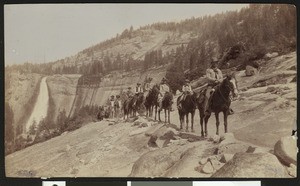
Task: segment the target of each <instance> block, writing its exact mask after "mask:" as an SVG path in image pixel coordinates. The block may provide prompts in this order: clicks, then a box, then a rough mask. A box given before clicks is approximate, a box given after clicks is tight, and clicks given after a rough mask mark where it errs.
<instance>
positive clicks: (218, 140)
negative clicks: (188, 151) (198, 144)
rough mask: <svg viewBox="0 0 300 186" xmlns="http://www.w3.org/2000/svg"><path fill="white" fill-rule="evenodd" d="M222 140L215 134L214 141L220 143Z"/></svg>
mask: <svg viewBox="0 0 300 186" xmlns="http://www.w3.org/2000/svg"><path fill="white" fill-rule="evenodd" d="M220 141H221V137H220V136H219V135H214V137H213V142H214V143H219V142H220Z"/></svg>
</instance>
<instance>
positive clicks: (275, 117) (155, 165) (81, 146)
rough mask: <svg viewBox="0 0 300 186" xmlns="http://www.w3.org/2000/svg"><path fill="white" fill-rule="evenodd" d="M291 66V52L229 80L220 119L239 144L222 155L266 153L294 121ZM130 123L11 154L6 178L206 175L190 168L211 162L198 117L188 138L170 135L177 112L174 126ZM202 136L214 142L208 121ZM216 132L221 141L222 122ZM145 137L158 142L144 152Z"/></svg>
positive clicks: (94, 126)
mask: <svg viewBox="0 0 300 186" xmlns="http://www.w3.org/2000/svg"><path fill="white" fill-rule="evenodd" d="M295 66H296V53H295V52H293V53H290V54H287V55H284V56H279V57H276V58H273V59H270V60H267V61H266V63H265V65H264V66H263V69H262V71H261V73H259V74H257V75H255V76H251V77H247V76H245V74H244V73H245V72H244V71H240V72H239V73H238V74H237V75H238V81H239V84H240V85H241V89H242V92H241V93H240V98H239V99H238V100H236V101H234V102H233V103H232V106H231V107H232V108H233V109H234V111H235V114H234V115H231V116H229V118H228V123H229V125H228V130H229V132H231V133H233V134H232V135H234V136H235V138H237V139H238V140H241V141H236V140H235V141H234V144H236V145H237V146H234V147H232V146H231V147H230V148H229V150H234V151H235V152H240V151H241V152H244V151H246V150H247V149H249V148H250V146H251V148H252V149H253V148H254V149H256V148H257V149H260V150H259V151H260V152H264V153H267V152H269V151H270V150H272V149H273V147H274V144H275V143H276V142H277V140H279V139H280V138H281V137H283V136H289V135H290V134H291V130H292V129H293V127H294V125H295V118H296V100H297V95H296V83H295V82H294V81H293V78H294V77H295V76H296V74H297V72H296V71H295V70H291V69H294V67H295ZM273 68H276V69H277V71H274V70H272V69H273ZM274 79H275V80H274ZM262 82H264V83H262ZM133 121H134V120H128V121H124V120H122V119H121V120H114V119H112V120H104V121H101V122H93V123H89V124H86V125H85V126H83V127H82V128H80V129H78V130H75V131H72V132H68V133H67V132H66V133H63V134H62V135H60V136H57V137H55V138H52V139H50V140H48V141H46V142H42V143H39V144H35V145H33V146H30V147H28V148H26V149H23V150H20V151H17V152H14V153H12V154H10V155H8V156H6V158H5V165H6V174H7V176H17V177H41V176H42V177H52V176H54V177H73V176H78V177H85V176H87V177H111V176H113V177H119V176H121V177H126V176H128V175H130V176H137V177H139V176H143V177H144V176H146V177H147V176H150V177H152V176H171V177H174V176H176V177H177V176H179V177H190V176H191V177H208V176H211V173H209V174H207V173H206V174H204V173H203V172H201V171H200V172H199V170H198V168H197V167H198V166H199V164H198V162H199V161H200V160H201V159H203V158H207V157H211V156H214V152H215V149H216V148H220V144H218V143H215V142H213V141H211V140H210V138H206V139H204V138H201V137H199V135H200V125H199V115H198V114H196V116H195V131H196V132H195V134H192V133H184V132H181V131H177V130H178V126H179V118H178V114H177V111H174V112H172V116H171V122H172V124H174V125H163V123H158V122H155V121H153V120H151V119H149V120H147V119H145V118H143V117H140V118H139V119H138V120H137V121H136V122H133ZM208 132H209V135H210V136H212V139H213V140H214V139H215V137H214V133H215V120H214V117H211V119H210V120H209V123H208ZM220 132H221V135H223V132H224V129H223V126H222V117H221V125H220ZM151 136H152V137H151ZM153 136H159V138H158V139H157V140H156V144H157V145H158V147H154V146H153V145H151V144H152V142H153ZM227 136H230V135H227ZM154 141H155V140H154ZM231 143H232V142H231ZM258 147H259V148H258ZM262 147H263V148H262ZM231 148H232V149H231ZM251 148H250V149H251ZM225 149H226V148H225ZM170 153H171V154H170ZM220 155H222V154H220ZM222 165H224V164H220V165H219V166H222ZM183 170H184V171H183ZM270 176H272V175H270ZM283 176H284V177H286V175H283Z"/></svg>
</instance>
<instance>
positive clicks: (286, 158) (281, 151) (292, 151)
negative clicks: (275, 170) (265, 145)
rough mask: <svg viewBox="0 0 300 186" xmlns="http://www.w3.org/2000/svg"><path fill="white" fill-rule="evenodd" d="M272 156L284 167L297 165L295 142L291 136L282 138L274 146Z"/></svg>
mask: <svg viewBox="0 0 300 186" xmlns="http://www.w3.org/2000/svg"><path fill="white" fill-rule="evenodd" d="M274 154H275V155H276V156H277V157H278V159H279V160H280V161H281V162H282V163H284V164H285V165H290V164H291V163H292V164H294V165H297V141H296V140H295V138H293V137H292V136H287V137H282V138H281V139H280V140H279V141H278V142H277V143H276V144H275V146H274Z"/></svg>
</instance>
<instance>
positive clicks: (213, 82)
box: [204, 59, 233, 114]
mask: <svg viewBox="0 0 300 186" xmlns="http://www.w3.org/2000/svg"><path fill="white" fill-rule="evenodd" d="M206 78H207V80H208V84H207V88H206V92H205V100H204V101H205V103H204V109H205V113H206V114H207V113H210V110H211V108H210V105H211V97H212V95H213V93H214V91H215V89H214V87H215V86H217V85H219V84H220V83H221V82H222V81H223V74H222V72H221V70H220V69H219V68H218V60H217V59H213V60H212V61H211V66H210V68H208V69H207V70H206ZM229 110H230V112H229V114H233V110H232V109H229Z"/></svg>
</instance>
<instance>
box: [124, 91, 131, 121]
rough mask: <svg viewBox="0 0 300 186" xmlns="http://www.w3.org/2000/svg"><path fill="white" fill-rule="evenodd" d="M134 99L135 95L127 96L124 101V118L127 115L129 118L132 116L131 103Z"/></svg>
mask: <svg viewBox="0 0 300 186" xmlns="http://www.w3.org/2000/svg"><path fill="white" fill-rule="evenodd" d="M132 99H133V97H131V98H127V99H125V101H124V104H123V113H124V116H123V118H124V120H125V118H126V116H127V119H128V118H129V116H130V113H131V109H130V108H131V107H130V104H131V103H132Z"/></svg>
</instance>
